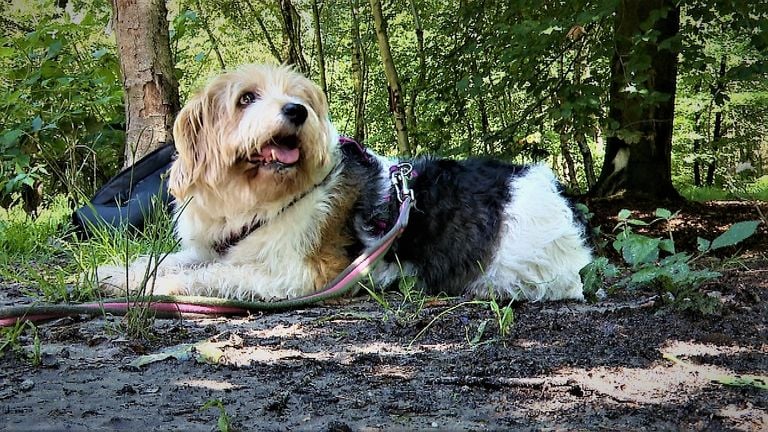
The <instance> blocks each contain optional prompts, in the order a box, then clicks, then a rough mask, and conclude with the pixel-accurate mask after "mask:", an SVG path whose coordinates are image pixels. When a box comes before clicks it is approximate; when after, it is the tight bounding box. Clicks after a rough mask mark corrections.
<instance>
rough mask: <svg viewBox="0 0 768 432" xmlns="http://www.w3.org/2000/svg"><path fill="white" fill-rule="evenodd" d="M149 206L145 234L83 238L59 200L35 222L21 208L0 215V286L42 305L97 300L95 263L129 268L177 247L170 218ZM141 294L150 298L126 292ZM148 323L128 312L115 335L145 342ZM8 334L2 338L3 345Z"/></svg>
mask: <svg viewBox="0 0 768 432" xmlns="http://www.w3.org/2000/svg"><path fill="white" fill-rule="evenodd" d="M152 205H153V207H152V211H151V212H150V213H149V214H148V215H147V218H146V222H147V223H146V225H145V227H144V229H142V230H135V229H129V228H127V227H124V228H120V229H116V228H111V227H105V226H104V227H99V228H95V229H94V230H93V231H92V234H91V236H90V237H89V238H87V239H81V238H79V237H78V236H77V235H76V233H75V229H74V227H73V225H72V223H71V214H72V210H71V209H70V207H69V205H68V203H67V199H66V197H64V196H57V197H56V198H55V199H54V200H52V202H51V203H49V204H48V205H46V206H45V207H43V208H42V209H41V210H40V212H39V215H38V217H37V218H32V217H30V216H28V215H27V214H26V213H25V212H24V211H23V209H22V208H21V206H15V207H12V208H10V209H8V210H0V281H2V282H3V283H10V284H15V285H16V286H18V289H19V291H20V292H21V293H22V294H24V295H26V296H29V297H31V298H33V299H39V300H41V301H44V302H47V303H70V302H84V301H92V300H95V299H97V298H98V297H99V296H98V290H97V289H96V288H97V287H96V282H95V277H94V276H95V275H94V269H95V268H97V267H98V266H99V265H100V264H105V263H110V262H119V263H128V262H131V261H132V260H133V259H135V257H136V256H138V255H142V254H143V255H150V256H153V257H156V258H158V259H162V257H163V256H165V254H167V253H168V252H170V251H172V250H173V249H175V248H176V246H177V243H176V241H175V239H174V235H173V223H174V221H173V220H172V215H171V214H170V212H168V211H165V209H161V208H160V206H162V205H163V204H162V203H160V202H154V203H153V204H152ZM153 261H157V260H153ZM151 270H152V269H149V270H148V272H147V274H148V275H150V274H152V272H151ZM147 279H149V277H148V278H147ZM145 294H150V293H149V292H148V291H147V290H146V289H142V290H140V291H139V292H138V293H131V295H132V296H133V295H145ZM153 320H154V316H153V314H152V313H150V312H149V310H148V308H146V307H142V306H137V307H133V308H132V309H131V310H130V311H129V312H128V314H127V315H126V316H125V317H123V319H122V320H121V322H120V324H119V325H118V328H117V329H116V330H117V331H118V332H120V333H122V334H126V335H127V336H129V337H133V338H147V337H148V335H149V330H150V329H151V327H152V323H153ZM8 335H9V333H7V332H6V333H4V334H3V338H2V340H5V339H6V338H7V337H8Z"/></svg>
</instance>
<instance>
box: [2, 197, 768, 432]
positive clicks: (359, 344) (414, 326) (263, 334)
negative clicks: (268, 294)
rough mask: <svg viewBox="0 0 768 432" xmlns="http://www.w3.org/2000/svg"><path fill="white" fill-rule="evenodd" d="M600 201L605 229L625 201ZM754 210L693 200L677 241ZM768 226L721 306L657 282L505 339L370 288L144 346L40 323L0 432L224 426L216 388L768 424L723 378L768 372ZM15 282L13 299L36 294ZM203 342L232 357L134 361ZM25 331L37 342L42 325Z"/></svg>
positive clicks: (172, 330) (752, 392) (298, 415)
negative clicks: (686, 308)
mask: <svg viewBox="0 0 768 432" xmlns="http://www.w3.org/2000/svg"><path fill="white" fill-rule="evenodd" d="M590 207H591V209H592V210H593V211H595V212H596V216H595V219H594V221H596V222H597V223H600V224H602V225H603V226H604V228H605V227H612V226H613V224H615V219H613V220H612V218H615V215H616V213H617V212H618V210H619V208H620V207H621V205H616V204H610V203H601V204H593V205H591V206H590ZM750 208H754V207H750V206H749V205H744V204H712V205H700V204H692V205H688V206H686V207H685V208H683V209H681V210H682V211H681V219H680V221H679V222H676V225H675V227H674V232H675V239H676V241H677V242H679V243H678V244H679V245H683V248H686V249H687V248H691V247H695V244H696V237H697V236H702V237H706V238H709V239H711V238H713V237H715V236H716V235H717V234H718V233H719V232H722V231H724V230H725V229H726V228H727V225H729V224H730V223H733V222H735V221H738V220H743V219H755V218H756V217H757V216H758V215H757V212H756V211H755V212H752V211H751V210H750ZM641 209H642V210H643V211H646V212H652V211H653V210H654V209H655V206H648V207H645V208H643V207H641ZM670 210H673V211H674V210H677V209H670ZM654 229H657V230H658V231H656V232H658V233H659V235H661V233H662V232H663V230H664V229H665V228H663V227H659V228H654ZM767 236H768V234H767V233H766V230H765V227H764V226H761V228H760V232H759V233H758V235H757V236H756V237H754V238H752V239H750V240H749V241H748V242H747V243H745V245H743V246H742V247H741V248H740V250H736V249H734V250H731V251H727V252H728V253H730V254H733V253H736V252H740V253H741V255H740V256H741V257H742V259H741V260H740V262H739V263H738V265H737V266H735V267H733V269H730V270H725V271H724V272H723V273H724V275H723V277H722V278H721V279H719V280H718V281H717V282H715V283H713V284H710V285H708V286H707V287H706V289H707V290H710V291H713V292H715V291H716V292H717V293H718V298H720V299H721V300H722V302H723V307H722V308H721V310H720V312H719V313H717V314H715V315H710V316H701V315H696V314H691V313H682V312H676V311H674V310H671V309H668V308H665V307H662V306H660V305H659V304H658V303H657V302H655V301H654V300H653V298H654V294H655V293H654V292H650V291H649V292H643V291H632V292H622V293H618V294H615V295H613V296H609V297H608V298H607V299H606V300H604V301H601V302H599V303H596V304H591V305H589V304H578V303H573V302H556V303H542V304H532V303H524V304H519V305H516V307H515V323H514V326H513V327H512V330H511V334H510V335H509V336H508V337H507V338H506V339H504V340H498V339H497V337H498V329H497V327H496V324H495V320H494V318H493V314H492V313H491V312H490V310H489V308H487V307H483V306H462V307H459V308H457V309H456V310H455V311H454V312H453V313H450V314H446V315H444V316H443V317H442V318H440V319H438V320H437V321H435V323H434V324H433V325H432V326H431V327H430V328H429V329H428V330H427V331H426V332H425V333H424V335H423V336H422V337H420V338H419V339H417V340H416V341H415V342H413V344H411V342H412V341H413V339H414V337H415V336H416V335H417V334H418V333H419V332H420V331H421V330H422V329H423V328H424V327H425V326H426V325H428V324H429V323H430V322H431V321H432V319H433V318H435V317H437V316H438V314H440V313H441V312H444V311H445V310H446V309H448V308H449V307H451V306H453V305H456V304H458V303H459V302H460V300H449V301H437V302H432V303H427V304H426V305H425V307H424V308H423V309H422V310H421V311H417V310H415V309H414V308H413V306H403V309H402V310H400V311H399V312H398V310H399V308H400V298H399V297H398V295H397V294H394V293H393V294H391V295H390V296H389V299H390V303H391V304H392V305H393V308H392V310H389V311H387V310H384V309H383V308H382V307H381V306H380V305H378V304H377V303H375V302H373V301H372V300H370V299H368V298H367V297H365V298H362V297H361V298H356V299H353V300H349V301H345V302H342V303H340V304H333V305H325V306H319V307H314V308H311V309H307V310H300V311H294V312H287V313H280V314H272V315H254V316H251V317H248V318H238V319H195V320H193V319H185V320H183V321H174V320H159V321H157V322H156V324H155V328H154V334H155V335H156V337H155V338H154V339H153V340H151V341H149V342H144V343H137V342H134V341H129V340H125V339H123V338H122V337H121V333H120V332H119V331H117V330H115V328H116V325H115V323H116V322H117V321H113V320H104V319H96V320H78V319H63V320H59V321H57V322H54V323H49V324H45V325H41V326H40V327H39V331H40V338H41V342H42V345H41V348H42V357H41V360H42V365H41V366H38V367H33V366H32V365H31V364H30V363H29V361H28V360H26V359H23V358H21V357H20V356H18V355H14V354H7V355H5V356H4V357H3V358H2V362H3V366H2V367H1V368H0V429H2V430H85V429H89V430H126V429H130V430H137V431H138V430H185V431H187V430H203V431H210V430H216V422H217V419H218V416H219V413H218V410H217V409H215V408H210V409H205V410H202V409H201V407H202V406H203V405H204V404H205V403H206V402H207V401H210V400H215V399H216V400H220V401H221V403H222V406H223V407H224V409H225V410H226V412H227V414H228V415H229V418H230V420H231V422H232V427H233V429H235V430H264V431H271V430H311V431H347V430H425V429H431V430H542V429H544V430H553V429H554V430H641V429H642V430H726V429H736V430H765V429H766V428H768V391H766V390H761V389H758V388H756V387H753V386H725V385H723V384H719V383H716V382H714V381H713V380H716V379H718V378H719V377H723V376H734V375H736V374H742V375H762V376H765V375H768V306H767V304H768V303H767V302H768V277H767V276H768V259H766V256H765V245H766V244H768V242H766V240H768V238H766V237H767ZM691 245H692V246H691ZM7 288H8V289H6V290H4V291H3V292H0V304H8V303H18V302H21V301H23V297H19V293H18V291H17V288H18V287H7ZM410 315H413V316H410ZM483 323H485V324H483ZM481 327H484V328H485V331H484V333H482V335H480V337H477V336H478V329H479V328H481ZM473 339H475V343H473V342H472V341H473ZM201 341H211V342H212V343H214V344H216V346H218V347H219V348H220V349H221V350H222V351H223V352H224V356H223V357H222V359H221V361H220V362H219V364H216V365H211V364H206V363H198V362H195V361H194V360H187V361H179V360H175V359H169V360H164V361H159V362H156V363H152V364H149V365H146V366H143V367H141V368H139V369H136V368H132V367H129V366H128V363H130V362H131V361H133V360H135V359H136V358H137V357H138V356H139V355H141V354H144V353H156V352H158V351H160V350H162V349H163V348H165V347H169V346H174V345H177V344H180V343H190V342H191V343H197V342H201ZM22 343H23V345H24V346H25V349H26V350H31V349H32V345H33V341H32V339H31V337H30V336H25V338H24V339H22ZM674 359H677V361H675V360H674Z"/></svg>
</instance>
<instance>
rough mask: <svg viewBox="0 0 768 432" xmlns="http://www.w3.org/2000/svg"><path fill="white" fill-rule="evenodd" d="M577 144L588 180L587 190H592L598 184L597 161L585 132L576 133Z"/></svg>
mask: <svg viewBox="0 0 768 432" xmlns="http://www.w3.org/2000/svg"><path fill="white" fill-rule="evenodd" d="M575 134H576V144H578V145H579V153H581V161H582V162H583V163H584V176H585V177H586V178H587V188H591V187H592V186H594V185H595V183H597V179H596V178H595V161H594V159H592V150H591V149H590V148H589V144H587V136H586V135H585V134H584V132H583V131H579V132H576V133H575Z"/></svg>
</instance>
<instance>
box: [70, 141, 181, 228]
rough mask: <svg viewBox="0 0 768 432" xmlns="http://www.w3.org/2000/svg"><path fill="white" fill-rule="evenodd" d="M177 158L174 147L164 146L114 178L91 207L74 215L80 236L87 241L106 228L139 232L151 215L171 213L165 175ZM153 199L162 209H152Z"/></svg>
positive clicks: (93, 200) (93, 199)
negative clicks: (84, 237) (96, 230)
mask: <svg viewBox="0 0 768 432" xmlns="http://www.w3.org/2000/svg"><path fill="white" fill-rule="evenodd" d="M175 154H176V148H175V147H174V146H173V144H172V143H171V144H165V145H163V146H162V147H160V148H158V149H156V150H154V151H152V152H151V153H149V154H147V155H146V156H144V157H143V158H141V159H140V160H138V161H136V162H135V163H134V164H133V166H130V167H128V168H126V169H124V170H123V171H121V172H120V173H119V174H117V175H116V176H114V177H113V178H111V179H110V180H109V181H108V182H107V183H106V184H105V185H104V186H102V187H101V188H100V189H99V190H98V191H96V193H95V194H94V196H93V198H91V200H90V202H89V203H88V204H86V205H84V206H82V207H80V208H79V209H77V210H75V211H74V213H72V222H73V223H74V225H75V227H76V228H77V230H78V231H79V233H80V234H82V235H84V236H86V237H88V236H90V235H91V234H92V233H93V231H94V230H95V229H99V228H104V227H113V228H118V229H121V228H130V229H138V230H140V229H142V228H143V227H144V220H145V219H146V218H147V217H149V216H150V215H151V212H153V211H156V210H157V209H158V208H162V210H163V211H169V210H170V208H171V204H172V201H173V197H172V196H171V195H170V194H169V193H168V185H167V182H166V175H165V174H166V173H167V172H168V170H169V169H170V167H171V164H172V163H173V160H174V155H175ZM153 197H157V199H159V200H160V202H162V203H163V206H162V207H160V206H157V205H153V204H152V198H153Z"/></svg>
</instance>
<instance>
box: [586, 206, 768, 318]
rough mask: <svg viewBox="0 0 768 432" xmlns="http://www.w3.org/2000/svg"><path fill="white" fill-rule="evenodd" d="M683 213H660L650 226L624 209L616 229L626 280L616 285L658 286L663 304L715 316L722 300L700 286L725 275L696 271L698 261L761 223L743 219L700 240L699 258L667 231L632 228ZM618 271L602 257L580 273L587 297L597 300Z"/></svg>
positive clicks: (749, 232) (752, 230)
mask: <svg viewBox="0 0 768 432" xmlns="http://www.w3.org/2000/svg"><path fill="white" fill-rule="evenodd" d="M677 215H678V213H672V212H670V211H669V210H667V209H664V208H659V209H656V214H655V216H656V218H655V219H654V220H653V221H651V222H645V221H643V220H640V219H635V218H633V217H632V212H630V211H629V210H626V209H624V210H621V211H620V212H619V215H618V223H617V225H616V227H615V228H614V230H613V231H614V232H615V233H617V234H616V236H615V238H614V240H613V244H612V246H613V248H614V250H616V252H618V253H619V254H621V257H622V260H623V262H624V265H625V267H624V268H623V270H624V272H623V273H624V274H626V276H624V277H622V278H620V279H619V280H618V281H617V283H616V284H615V287H618V288H629V289H634V288H638V287H648V286H650V287H654V288H656V289H657V290H658V291H659V292H660V293H661V296H660V297H661V298H662V299H663V300H664V301H667V302H669V303H671V304H672V305H673V306H675V307H676V308H678V309H682V310H694V311H698V312H701V313H713V312H715V311H716V309H717V307H718V306H719V303H718V300H717V299H714V298H711V297H709V296H707V295H706V294H705V293H703V292H702V291H701V290H700V289H699V288H700V287H701V286H702V284H704V283H705V282H709V281H712V280H715V279H717V278H718V277H720V273H718V272H716V271H713V270H711V269H707V268H703V269H696V268H695V266H694V262H695V261H697V260H698V259H700V258H701V257H702V256H704V255H706V254H708V253H709V252H711V251H714V250H717V249H721V248H725V247H729V246H733V245H736V244H738V243H740V242H741V241H743V240H744V239H746V238H748V237H750V236H751V235H752V234H754V233H755V230H756V229H757V226H758V225H759V224H760V221H743V222H737V223H735V224H733V225H732V226H731V227H730V228H729V229H728V230H727V231H726V232H724V233H723V234H721V235H720V236H718V237H716V238H715V239H714V240H712V241H709V240H707V239H704V238H701V237H699V238H698V241H697V243H698V247H697V249H698V250H697V252H696V253H695V254H690V253H687V252H678V251H677V250H676V247H675V240H674V235H673V232H672V231H671V230H670V231H668V235H667V237H666V238H661V237H649V236H646V235H642V234H639V233H637V232H635V230H634V229H633V227H641V226H648V225H651V224H654V223H657V222H661V221H665V222H667V226H669V224H668V222H669V221H670V220H672V219H674V218H676V217H677ZM619 273H620V271H619V268H618V267H616V266H615V265H613V264H611V263H610V262H609V261H608V259H607V258H605V257H600V258H598V259H596V260H595V261H594V262H592V263H591V264H589V265H587V266H586V267H585V268H584V269H582V271H581V275H582V279H583V281H584V292H585V296H586V297H587V298H588V299H591V300H594V299H596V293H597V291H598V290H599V288H601V286H602V284H603V280H604V279H605V278H612V277H616V276H617V275H618V274H619Z"/></svg>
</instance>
